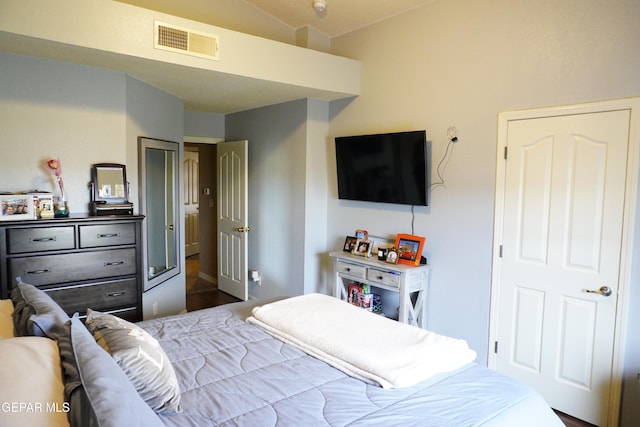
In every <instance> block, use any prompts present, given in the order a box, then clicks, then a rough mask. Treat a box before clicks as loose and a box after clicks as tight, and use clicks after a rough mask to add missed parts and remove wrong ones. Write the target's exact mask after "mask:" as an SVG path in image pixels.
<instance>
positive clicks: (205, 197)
mask: <svg viewBox="0 0 640 427" xmlns="http://www.w3.org/2000/svg"><path fill="white" fill-rule="evenodd" d="M219 141H221V139H215V138H194V137H185V144H184V147H185V148H184V150H185V156H184V175H185V176H184V179H185V183H184V191H185V197H184V199H185V228H186V229H187V233H189V230H191V232H192V233H194V234H195V235H196V236H195V237H194V239H192V240H197V242H198V244H197V251H192V253H190V254H188V255H187V248H188V247H191V248H193V245H192V244H189V242H188V239H187V238H186V237H187V236H185V255H186V256H185V259H186V262H185V265H186V280H187V283H186V292H187V310H188V311H193V310H196V309H201V308H206V307H211V306H215V305H220V304H226V303H228V302H230V301H227V300H226V299H225V298H224V296H225V294H222V295H219V294H220V293H219V292H218V288H217V279H216V277H217V275H218V267H217V257H218V251H217V247H218V245H217V234H218V232H217V225H216V211H217V205H216V145H215V144H216V143H217V142H219ZM196 159H197V160H196ZM196 161H197V167H196V166H195V162H196ZM196 170H197V175H195V176H194V175H193V174H194V173H195V171H196ZM189 180H190V181H191V183H194V184H195V185H191V186H190V185H189ZM194 187H195V188H194ZM194 193H196V194H194ZM187 194H189V196H187ZM193 201H197V202H196V203H195V207H194V209H192V211H193V210H195V211H196V212H197V228H196V227H195V226H194V221H193V218H189V215H190V214H189V213H187V212H188V211H187V206H188V204H189V202H193ZM191 215H192V214H191ZM189 223H191V225H192V226H191V227H189V225H188V224H189Z"/></svg>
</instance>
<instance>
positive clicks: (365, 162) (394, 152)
mask: <svg viewBox="0 0 640 427" xmlns="http://www.w3.org/2000/svg"><path fill="white" fill-rule="evenodd" d="M335 143H336V163H337V169H338V197H339V198H340V199H347V200H362V201H367V202H380V203H396V204H403V205H416V206H428V197H427V176H428V173H429V170H428V169H429V168H428V165H427V133H426V131H424V130H420V131H410V132H396V133H385V134H377V135H359V136H343V137H337V138H335Z"/></svg>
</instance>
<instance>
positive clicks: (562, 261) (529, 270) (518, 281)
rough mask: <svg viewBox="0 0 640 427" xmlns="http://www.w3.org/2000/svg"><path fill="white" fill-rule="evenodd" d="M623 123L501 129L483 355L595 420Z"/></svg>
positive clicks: (603, 417)
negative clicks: (490, 344) (501, 165)
mask: <svg viewBox="0 0 640 427" xmlns="http://www.w3.org/2000/svg"><path fill="white" fill-rule="evenodd" d="M629 125H630V112H629V110H621V111H607V112H597V113H589V114H575V115H567V116H557V117H541V118H532V119H523V120H512V121H509V122H508V128H507V132H508V135H507V148H506V166H505V167H506V169H505V181H504V188H503V191H504V194H503V198H504V205H503V209H502V212H501V215H502V218H503V220H502V229H501V230H497V234H496V236H499V237H501V248H500V251H499V252H501V257H500V258H499V261H498V262H497V263H495V262H494V284H493V286H494V295H493V297H492V307H495V309H492V319H491V321H492V330H494V331H495V334H494V335H493V338H494V339H495V343H494V351H495V354H494V355H493V356H490V357H495V359H494V363H495V368H496V369H497V370H498V371H500V372H503V373H505V374H507V375H509V376H511V377H514V378H516V379H518V380H521V381H523V382H525V383H527V384H529V385H531V386H533V387H534V388H535V389H536V390H537V391H538V392H540V393H541V394H542V395H543V397H544V398H545V400H546V401H547V402H548V403H549V404H550V405H551V406H552V407H554V408H556V409H558V410H560V411H562V412H565V413H568V414H570V415H573V416H575V417H577V418H580V419H582V420H585V421H588V422H590V423H594V424H597V425H606V424H607V419H608V416H609V415H608V412H607V411H608V408H609V407H610V405H609V399H610V391H611V383H612V363H613V362H612V360H613V349H614V332H615V330H616V329H615V328H616V309H617V304H618V298H619V297H621V296H620V295H619V294H618V285H619V271H620V262H621V247H622V234H623V233H622V231H623V213H624V202H625V181H626V165H627V150H628V144H629V141H628V138H629V136H628V135H629ZM498 191H500V188H498ZM496 256H497V255H496ZM496 267H497V268H496ZM496 278H497V279H496ZM496 280H497V282H496ZM495 289H497V291H496V290H495Z"/></svg>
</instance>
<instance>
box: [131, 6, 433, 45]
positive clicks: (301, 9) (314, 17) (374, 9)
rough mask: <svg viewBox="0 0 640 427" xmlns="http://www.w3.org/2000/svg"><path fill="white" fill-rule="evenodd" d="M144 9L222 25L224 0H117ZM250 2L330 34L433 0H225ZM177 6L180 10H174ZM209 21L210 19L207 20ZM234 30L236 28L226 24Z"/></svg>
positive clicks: (293, 24)
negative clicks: (317, 4)
mask: <svg viewBox="0 0 640 427" xmlns="http://www.w3.org/2000/svg"><path fill="white" fill-rule="evenodd" d="M120 1H122V2H123V3H129V4H132V5H135V6H139V7H144V8H146V9H151V10H156V11H158V12H163V13H168V14H170V15H178V16H181V15H182V14H187V15H189V16H183V17H185V18H188V19H194V20H197V21H201V22H205V23H207V24H210V25H216V26H222V27H224V25H221V24H220V23H219V22H214V21H215V20H216V19H217V16H216V15H218V16H219V15H220V14H219V13H216V12H215V10H214V9H215V8H217V7H221V6H222V7H224V3H225V2H224V1H222V2H221V1H211V0H181V1H180V2H175V0H120ZM226 1H227V2H229V1H237V2H244V3H247V4H250V5H253V6H255V7H257V8H258V9H260V10H261V11H263V12H265V13H267V14H268V15H271V16H273V17H275V18H276V19H278V20H279V21H281V22H283V23H284V24H286V25H288V26H290V27H291V28H292V29H294V30H297V29H299V28H303V27H313V28H315V29H316V30H319V31H320V32H322V33H324V34H326V35H327V36H329V37H330V38H332V37H336V36H339V35H342V34H346V33H349V32H351V31H354V30H357V29H360V28H364V27H366V26H368V25H371V24H374V23H376V22H380V21H383V20H385V19H387V18H389V17H391V16H394V15H398V14H401V13H404V12H407V11H409V10H411V9H414V8H416V7H419V6H422V5H424V4H426V3H431V2H433V1H434V0H325V1H326V3H327V8H326V9H325V11H324V12H322V13H318V12H316V11H315V10H314V8H313V6H312V3H313V1H312V0H226ZM178 8H180V9H183V11H178ZM210 21H211V22H210ZM229 29H230V30H237V29H236V28H229Z"/></svg>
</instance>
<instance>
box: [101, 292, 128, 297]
mask: <svg viewBox="0 0 640 427" xmlns="http://www.w3.org/2000/svg"><path fill="white" fill-rule="evenodd" d="M126 293H127V291H119V292H109V293H108V294H106V296H108V297H120V296H122V295H124V294H126Z"/></svg>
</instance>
